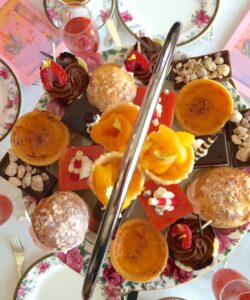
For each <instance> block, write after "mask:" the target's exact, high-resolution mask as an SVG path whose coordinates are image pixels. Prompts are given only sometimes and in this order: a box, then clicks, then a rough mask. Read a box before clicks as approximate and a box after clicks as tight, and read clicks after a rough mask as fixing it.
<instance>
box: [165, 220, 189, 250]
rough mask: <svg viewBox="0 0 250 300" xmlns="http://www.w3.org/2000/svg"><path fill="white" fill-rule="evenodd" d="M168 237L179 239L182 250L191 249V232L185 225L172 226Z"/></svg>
mask: <svg viewBox="0 0 250 300" xmlns="http://www.w3.org/2000/svg"><path fill="white" fill-rule="evenodd" d="M170 235H171V236H172V237H176V238H177V239H181V240H182V243H181V247H182V248H183V249H184V250H187V249H189V248H190V247H191V244H192V231H191V229H190V227H189V226H188V225H187V224H183V223H181V224H180V223H179V224H175V225H174V226H172V228H171V229H170Z"/></svg>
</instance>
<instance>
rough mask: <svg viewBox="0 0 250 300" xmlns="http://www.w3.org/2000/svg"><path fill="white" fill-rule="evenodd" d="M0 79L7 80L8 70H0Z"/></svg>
mask: <svg viewBox="0 0 250 300" xmlns="http://www.w3.org/2000/svg"><path fill="white" fill-rule="evenodd" d="M0 77H2V78H3V79H5V80H6V79H8V78H9V72H8V70H7V69H5V68H2V69H0Z"/></svg>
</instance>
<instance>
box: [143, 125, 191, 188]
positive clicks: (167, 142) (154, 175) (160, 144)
mask: <svg viewBox="0 0 250 300" xmlns="http://www.w3.org/2000/svg"><path fill="white" fill-rule="evenodd" d="M193 141H194V136H193V135H192V134H190V133H188V132H182V131H181V132H175V131H174V130H172V129H171V128H168V127H167V126H165V125H160V126H159V131H157V132H152V133H150V134H149V135H148V136H147V138H146V141H145V143H144V145H143V149H142V152H141V157H140V163H141V166H142V168H143V169H145V172H146V174H147V175H148V176H149V177H150V178H151V179H152V180H154V181H155V182H157V183H161V184H173V183H179V182H180V181H181V180H183V179H185V178H187V176H188V174H189V173H190V172H191V171H192V169H193V165H194V151H193V147H192V144H193Z"/></svg>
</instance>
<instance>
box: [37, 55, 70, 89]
mask: <svg viewBox="0 0 250 300" xmlns="http://www.w3.org/2000/svg"><path fill="white" fill-rule="evenodd" d="M40 77H41V80H42V83H43V85H44V88H45V89H46V90H47V91H51V90H52V89H53V82H54V81H57V82H59V83H60V85H61V86H65V84H66V83H67V81H68V75H67V73H66V72H65V71H64V69H63V68H62V67H61V66H60V65H58V64H57V63H56V62H54V61H53V60H51V59H45V60H44V61H43V63H42V65H41V67H40Z"/></svg>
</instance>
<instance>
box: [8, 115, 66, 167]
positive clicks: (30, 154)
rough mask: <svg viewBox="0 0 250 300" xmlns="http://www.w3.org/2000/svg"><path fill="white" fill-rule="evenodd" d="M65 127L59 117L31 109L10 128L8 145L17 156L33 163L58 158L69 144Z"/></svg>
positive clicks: (51, 161) (47, 163)
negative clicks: (9, 144) (9, 143)
mask: <svg viewBox="0 0 250 300" xmlns="http://www.w3.org/2000/svg"><path fill="white" fill-rule="evenodd" d="M69 141H70V134H69V131H68V128H67V127H66V126H65V125H64V124H63V123H62V122H61V121H60V119H59V117H58V116H56V115H54V114H52V113H50V112H46V111H38V110H34V111H32V112H29V113H27V114H25V115H23V116H22V117H21V118H20V119H18V120H17V122H16V124H15V125H14V126H13V129H12V131H11V146H12V149H13V151H14V152H15V154H16V156H17V157H19V158H20V159H21V160H23V161H24V162H26V163H28V164H31V165H34V166H46V165H49V164H52V163H54V162H55V161H57V160H58V159H59V157H60V155H61V154H62V152H63V150H64V149H65V148H66V147H67V146H68V145H69Z"/></svg>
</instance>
